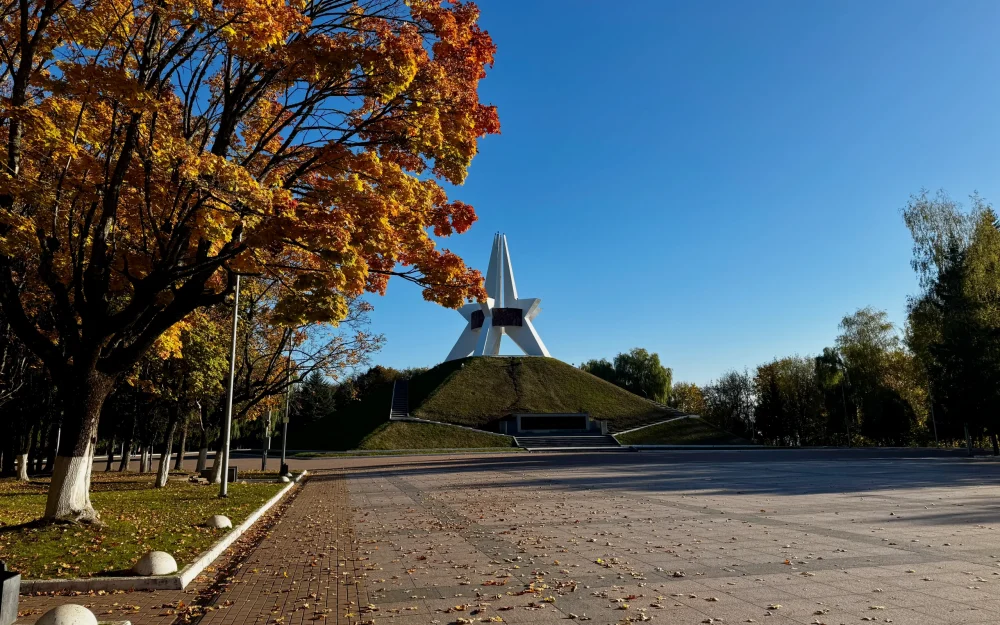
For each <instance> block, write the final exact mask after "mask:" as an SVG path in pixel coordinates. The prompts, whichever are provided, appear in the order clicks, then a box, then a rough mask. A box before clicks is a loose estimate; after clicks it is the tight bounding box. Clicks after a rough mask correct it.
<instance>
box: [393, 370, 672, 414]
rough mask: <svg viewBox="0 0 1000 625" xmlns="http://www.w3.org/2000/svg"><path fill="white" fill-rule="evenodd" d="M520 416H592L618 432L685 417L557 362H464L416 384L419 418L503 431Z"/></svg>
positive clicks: (413, 394) (413, 402)
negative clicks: (509, 418)
mask: <svg viewBox="0 0 1000 625" xmlns="http://www.w3.org/2000/svg"><path fill="white" fill-rule="evenodd" d="M516 412H574V413H575V412H587V413H590V415H591V416H592V417H593V418H595V419H605V420H607V421H608V426H609V428H610V429H611V431H612V432H614V431H620V430H627V429H629V428H633V427H638V426H640V425H643V424H645V423H650V422H654V421H661V420H663V419H669V418H670V417H673V416H678V415H680V414H682V413H680V412H677V411H676V410H672V409H670V408H665V407H663V406H660V405H659V404H655V403H653V402H651V401H647V400H646V399H643V398H642V397H638V396H636V395H633V394H632V393H629V392H628V391H626V390H624V389H621V388H619V387H617V386H615V385H614V384H611V383H610V382H605V381H604V380H602V379H600V378H597V377H595V376H593V375H591V374H589V373H587V372H585V371H581V370H580V369H577V368H576V367H574V366H572V365H569V364H566V363H564V362H562V361H560V360H556V359H555V358H536V357H493V358H464V359H462V360H453V361H451V362H446V363H442V364H440V365H438V366H436V367H434V368H433V369H430V370H429V371H426V372H424V373H422V374H420V375H417V376H415V377H414V378H413V379H412V380H411V381H410V414H411V415H413V416H415V417H420V418H422V419H429V420H431V421H442V422H446V423H456V424H459V425H467V426H470V427H476V428H481V429H489V430H497V429H498V422H499V420H500V419H501V418H503V417H505V416H506V415H509V414H511V413H516Z"/></svg>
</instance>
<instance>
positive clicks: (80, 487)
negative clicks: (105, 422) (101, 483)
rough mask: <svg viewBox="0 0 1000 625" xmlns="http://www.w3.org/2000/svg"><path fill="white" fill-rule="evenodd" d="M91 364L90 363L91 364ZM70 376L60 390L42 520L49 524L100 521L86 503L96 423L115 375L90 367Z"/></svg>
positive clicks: (87, 500) (98, 516)
mask: <svg viewBox="0 0 1000 625" xmlns="http://www.w3.org/2000/svg"><path fill="white" fill-rule="evenodd" d="M91 365H92V363H91ZM78 366H80V367H81V368H82V369H78V370H76V371H74V372H73V373H74V375H70V376H69V378H70V380H71V382H70V383H69V384H67V385H66V386H65V387H62V389H61V390H62V393H61V395H62V396H61V398H60V399H61V403H62V405H63V406H64V411H63V421H62V430H61V434H60V437H59V445H58V447H57V449H56V458H55V462H53V467H52V482H51V484H50V485H49V493H48V498H47V499H46V502H45V518H46V519H47V520H51V521H71V522H100V515H98V514H97V511H96V510H94V507H93V506H92V505H91V503H90V473H91V470H92V469H93V464H94V447H95V446H96V445H97V424H98V421H99V420H100V417H101V408H102V407H103V406H104V400H105V399H107V397H108V393H110V392H111V388H112V387H113V386H114V382H115V376H109V375H106V374H103V373H99V372H98V371H97V370H96V369H95V368H93V366H91V368H89V369H88V367H87V364H80V365H78Z"/></svg>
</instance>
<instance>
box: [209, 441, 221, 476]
mask: <svg viewBox="0 0 1000 625" xmlns="http://www.w3.org/2000/svg"><path fill="white" fill-rule="evenodd" d="M209 481H210V482H212V483H213V484H221V483H222V452H221V451H219V450H218V449H216V450H215V457H214V458H213V459H212V479H211V480H209Z"/></svg>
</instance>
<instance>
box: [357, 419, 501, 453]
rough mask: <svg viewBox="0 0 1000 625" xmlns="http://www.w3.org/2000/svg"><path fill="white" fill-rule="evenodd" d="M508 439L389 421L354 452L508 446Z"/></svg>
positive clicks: (422, 424) (446, 427)
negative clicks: (364, 450) (361, 450)
mask: <svg viewBox="0 0 1000 625" xmlns="http://www.w3.org/2000/svg"><path fill="white" fill-rule="evenodd" d="M513 445H514V439H513V438H512V437H510V436H502V435H500V434H490V433H489V432H476V431H474V430H467V429H465V428H460V427H454V426H450V425H440V424H437V423H414V422H412V421H392V422H389V423H383V424H382V425H380V426H378V427H377V428H376V429H375V431H374V432H372V433H371V434H369V435H368V436H366V437H365V438H364V439H363V440H362V441H361V443H360V444H359V445H358V449H459V448H477V449H479V448H486V447H511V446H513Z"/></svg>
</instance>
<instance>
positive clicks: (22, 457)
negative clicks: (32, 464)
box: [17, 453, 28, 482]
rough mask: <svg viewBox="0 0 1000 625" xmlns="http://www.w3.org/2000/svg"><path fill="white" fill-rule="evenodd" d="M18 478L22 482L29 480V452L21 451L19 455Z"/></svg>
mask: <svg viewBox="0 0 1000 625" xmlns="http://www.w3.org/2000/svg"><path fill="white" fill-rule="evenodd" d="M17 479H19V480H21V481H22V482H27V481H28V454H27V453H20V454H18V455H17Z"/></svg>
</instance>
